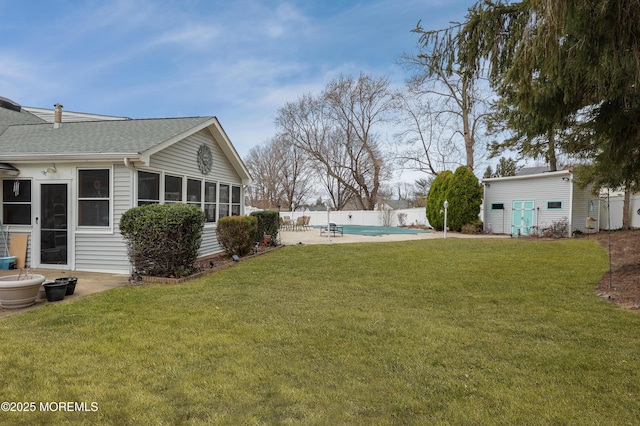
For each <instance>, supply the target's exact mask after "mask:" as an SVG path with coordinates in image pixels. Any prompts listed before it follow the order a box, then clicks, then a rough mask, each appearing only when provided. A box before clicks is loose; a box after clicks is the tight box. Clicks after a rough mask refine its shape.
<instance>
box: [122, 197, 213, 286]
mask: <svg viewBox="0 0 640 426" xmlns="http://www.w3.org/2000/svg"><path fill="white" fill-rule="evenodd" d="M204 222H205V214H204V211H202V210H201V209H199V208H198V207H196V206H193V205H189V204H149V205H145V206H139V207H134V208H132V209H130V210H128V211H126V212H125V213H124V214H123V215H122V217H121V218H120V233H121V234H122V236H123V237H124V239H125V240H126V243H127V249H128V254H129V259H130V261H131V263H132V264H133V269H134V271H135V273H137V274H141V275H150V276H158V277H184V276H187V275H190V274H191V273H192V272H193V271H194V269H195V267H194V264H195V261H196V259H197V258H198V250H199V249H200V244H201V243H202V230H203V228H204Z"/></svg>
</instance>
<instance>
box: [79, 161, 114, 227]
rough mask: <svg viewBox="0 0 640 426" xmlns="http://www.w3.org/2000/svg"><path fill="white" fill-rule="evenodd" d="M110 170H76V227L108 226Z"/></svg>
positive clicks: (109, 215) (109, 214)
mask: <svg viewBox="0 0 640 426" xmlns="http://www.w3.org/2000/svg"><path fill="white" fill-rule="evenodd" d="M109 175H110V170H109V169H86V170H78V226H109V224H110V217H111V213H110V208H109V203H110V182H111V179H110V176H109Z"/></svg>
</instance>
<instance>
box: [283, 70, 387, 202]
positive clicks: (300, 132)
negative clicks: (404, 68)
mask: <svg viewBox="0 0 640 426" xmlns="http://www.w3.org/2000/svg"><path fill="white" fill-rule="evenodd" d="M394 95H395V94H394V93H393V92H392V91H391V90H390V88H389V80H388V79H386V78H373V77H370V76H366V75H360V76H359V77H358V78H357V79H354V78H351V77H341V78H339V79H337V80H334V81H332V82H330V83H329V84H328V85H327V87H326V88H325V90H324V91H323V92H322V94H321V95H320V96H318V97H313V96H312V95H310V94H309V95H305V96H303V97H301V98H300V99H299V100H298V101H297V102H289V103H287V104H286V105H285V106H284V107H283V108H281V109H280V111H279V113H278V117H277V118H276V124H277V126H278V129H279V131H280V133H281V136H282V137H283V138H285V139H287V140H288V141H290V142H291V143H292V144H293V145H295V146H296V147H298V148H300V149H302V150H304V151H305V152H306V153H307V154H308V155H309V157H311V158H312V159H313V160H314V161H315V163H316V169H319V170H323V171H324V172H325V175H326V176H327V177H328V179H327V184H328V186H330V185H331V180H335V182H334V184H335V185H340V186H341V187H344V189H345V190H346V191H348V192H349V193H350V195H351V196H352V198H353V201H354V202H355V204H356V207H357V208H360V209H364V210H373V209H374V208H375V206H376V203H377V202H378V192H379V190H380V185H381V183H382V181H384V180H385V179H387V178H388V177H389V175H390V172H391V170H390V163H389V161H388V157H387V156H386V155H385V152H384V150H383V147H382V143H381V142H380V140H379V138H378V135H377V134H376V133H375V129H376V128H377V127H378V126H379V125H380V124H382V123H385V122H386V121H387V120H389V118H390V114H391V112H392V111H393V108H394V104H393V103H394ZM334 201H335V200H334Z"/></svg>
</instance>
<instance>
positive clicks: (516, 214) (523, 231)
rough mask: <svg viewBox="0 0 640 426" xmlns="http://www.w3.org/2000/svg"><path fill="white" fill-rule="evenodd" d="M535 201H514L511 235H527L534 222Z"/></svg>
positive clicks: (530, 231)
mask: <svg viewBox="0 0 640 426" xmlns="http://www.w3.org/2000/svg"><path fill="white" fill-rule="evenodd" d="M535 206H536V203H535V201H514V202H513V221H512V222H511V235H529V234H531V233H532V232H533V229H534V228H533V224H534V223H535V222H534V221H535V214H536V210H535Z"/></svg>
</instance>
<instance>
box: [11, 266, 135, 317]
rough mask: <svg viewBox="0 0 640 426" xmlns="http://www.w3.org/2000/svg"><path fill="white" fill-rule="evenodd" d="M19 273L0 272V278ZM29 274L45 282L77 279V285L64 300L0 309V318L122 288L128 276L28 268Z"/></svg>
mask: <svg viewBox="0 0 640 426" xmlns="http://www.w3.org/2000/svg"><path fill="white" fill-rule="evenodd" d="M19 272H20V271H19V270H17V269H12V270H0V276H7V275H16V274H18V273H19ZM29 273H32V274H40V275H44V276H45V278H46V279H47V280H54V279H56V278H63V277H71V276H73V277H78V284H76V289H75V291H74V293H73V294H72V295H70V296H65V298H64V300H61V301H59V302H47V300H46V298H45V299H36V303H35V305H32V306H29V307H27V308H22V309H5V308H2V307H0V318H4V317H7V316H9V315H13V314H17V313H20V312H25V311H28V310H30V309H35V308H38V307H40V306H42V305H43V304H45V303H65V301H67V300H73V299H76V298H78V297H82V296H86V295H89V294H93V293H99V292H101V291H105V290H110V289H112V288H116V287H122V286H125V285H128V284H129V275H120V274H108V273H98V272H79V271H66V270H60V269H40V268H29Z"/></svg>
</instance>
